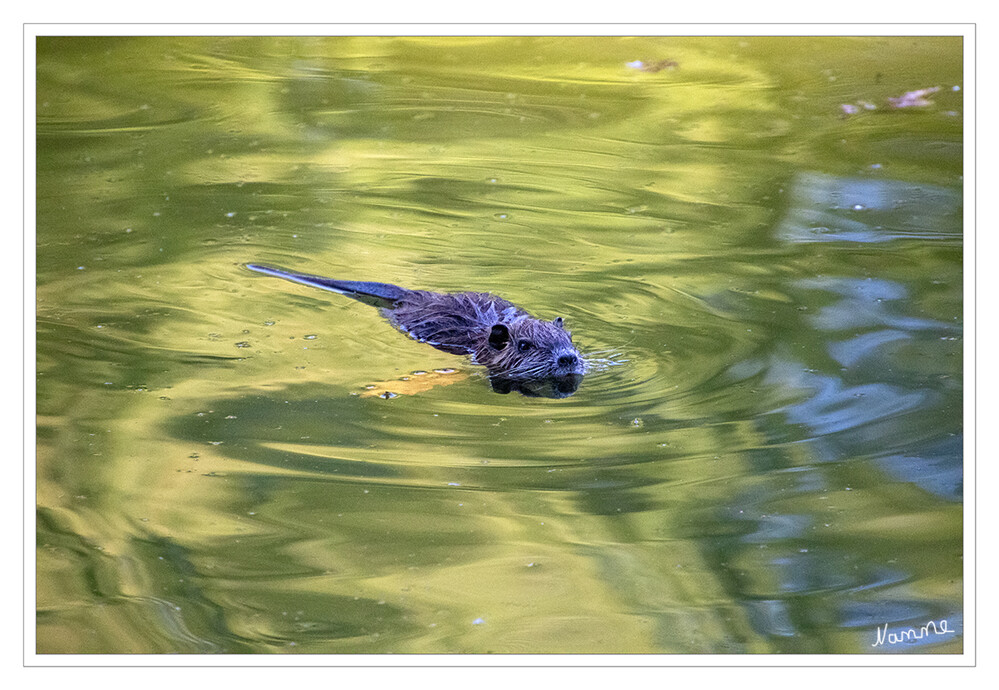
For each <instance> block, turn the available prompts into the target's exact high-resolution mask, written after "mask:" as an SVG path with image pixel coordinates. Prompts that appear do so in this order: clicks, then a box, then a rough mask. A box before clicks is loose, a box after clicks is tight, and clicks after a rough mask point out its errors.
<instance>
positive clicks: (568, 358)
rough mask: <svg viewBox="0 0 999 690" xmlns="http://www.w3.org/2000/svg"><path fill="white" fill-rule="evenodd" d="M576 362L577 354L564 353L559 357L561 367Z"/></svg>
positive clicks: (569, 365)
mask: <svg viewBox="0 0 999 690" xmlns="http://www.w3.org/2000/svg"><path fill="white" fill-rule="evenodd" d="M575 364H576V355H572V354H569V355H562V356H561V357H559V358H558V365H559V366H560V367H571V366H573V365H575Z"/></svg>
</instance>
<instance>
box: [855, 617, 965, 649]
mask: <svg viewBox="0 0 999 690" xmlns="http://www.w3.org/2000/svg"><path fill="white" fill-rule="evenodd" d="M952 632H957V631H956V630H951V629H950V628H949V627H948V626H947V619H946V618H942V619H940V622H939V623H937V622H936V621H929V622H928V623H927V624H926V625H924V626H923V627H921V628H909V629H907V630H900V631H898V632H888V624H887V623H885V624H884V625H883V626H881V627H880V628H878V629H877V640H875V641H874V644H872V645H871V646H872V647H878V646H881V645H883V644H884V643H885V642H887V643H888V644H898V643H899V642H912V641H914V640H921V639H923V638H924V637H926V636H928V635H930V634H931V633H932V634H934V635H946V634H947V633H952Z"/></svg>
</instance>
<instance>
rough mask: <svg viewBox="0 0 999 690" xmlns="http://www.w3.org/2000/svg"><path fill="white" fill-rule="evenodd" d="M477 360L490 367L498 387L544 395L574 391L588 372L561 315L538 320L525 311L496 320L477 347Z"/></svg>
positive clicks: (566, 393)
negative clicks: (548, 319)
mask: <svg viewBox="0 0 999 690" xmlns="http://www.w3.org/2000/svg"><path fill="white" fill-rule="evenodd" d="M475 361H476V362H477V363H478V364H482V365H484V366H485V367H486V368H487V369H488V370H489V374H490V377H491V378H492V379H493V382H494V386H493V387H494V388H495V389H496V390H500V391H503V388H508V389H515V390H518V391H520V392H521V393H526V394H528V395H530V394H532V393H533V394H534V395H544V396H545V397H564V396H566V395H571V394H572V393H573V392H575V390H576V388H578V387H579V382H580V381H581V380H582V378H583V374H585V373H586V361H585V360H584V359H583V357H582V356H581V355H580V354H579V351H578V350H577V349H576V347H575V346H574V345H573V344H572V337H571V335H570V333H569V332H568V331H567V330H565V327H564V326H563V325H562V319H561V317H559V318H557V319H555V320H554V321H539V320H537V319H534V318H531V317H529V316H527V315H523V316H521V317H520V318H515V319H512V320H509V321H500V322H497V323H495V324H493V325H492V326H491V327H490V329H489V333H488V336H487V337H486V338H485V339H484V342H482V343H481V344H480V345H479V347H477V348H476V351H475ZM507 384H509V386H508V385H507ZM535 389H537V390H535ZM541 391H550V392H551V391H553V392H555V393H558V394H559V395H550V394H549V393H545V392H541Z"/></svg>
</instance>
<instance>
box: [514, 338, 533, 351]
mask: <svg viewBox="0 0 999 690" xmlns="http://www.w3.org/2000/svg"><path fill="white" fill-rule="evenodd" d="M532 347H534V343H532V342H531V341H530V340H518V341H517V350H519V351H520V352H527V351H528V350H530V349H531V348H532Z"/></svg>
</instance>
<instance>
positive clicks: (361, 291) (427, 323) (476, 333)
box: [247, 264, 588, 398]
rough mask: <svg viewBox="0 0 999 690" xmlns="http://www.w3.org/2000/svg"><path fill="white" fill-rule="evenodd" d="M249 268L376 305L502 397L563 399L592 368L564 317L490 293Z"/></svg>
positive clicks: (397, 325) (402, 329) (394, 323)
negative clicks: (465, 358)
mask: <svg viewBox="0 0 999 690" xmlns="http://www.w3.org/2000/svg"><path fill="white" fill-rule="evenodd" d="M247 268H249V269H251V270H254V271H257V272H259V273H265V274H267V275H270V276H276V277H278V278H284V279H285V280H291V281H294V282H296V283H302V284H303V285H309V286H312V287H317V288H321V289H323V290H330V291H331V292H338V293H340V294H342V295H347V296H348V297H352V298H353V299H356V300H359V301H361V302H364V303H365V304H370V305H372V306H374V307H377V308H378V310H379V311H380V312H381V314H382V316H384V317H385V318H387V319H388V320H389V321H390V322H391V323H392V325H394V326H395V327H396V328H398V329H399V330H401V331H402V332H404V333H407V334H409V335H410V336H411V337H413V338H415V339H416V340H419V341H420V342H423V343H427V344H428V345H432V346H433V347H436V348H437V349H438V350H443V351H444V352H450V353H451V354H457V355H471V357H472V361H473V362H474V363H475V364H481V365H482V366H484V367H485V368H486V369H487V370H488V372H489V381H490V383H491V384H492V388H493V390H494V391H496V392H498V393H509V392H511V391H517V392H518V393H521V394H523V395H527V396H532V397H546V398H565V397H568V396H570V395H572V394H573V393H575V392H576V389H577V388H579V384H580V382H581V381H582V380H583V375H584V374H585V373H586V371H587V369H588V362H587V360H586V359H585V358H584V357H583V356H582V355H581V354H580V353H579V350H577V349H576V347H575V346H574V345H573V344H572V337H571V335H570V334H569V331H567V330H565V327H564V326H563V324H562V318H561V317H559V318H557V319H555V320H553V321H541V320H539V319H536V318H534V317H533V316H531V315H530V314H528V313H527V312H526V311H524V310H523V309H521V308H520V307H517V306H516V305H514V304H512V303H510V302H508V301H506V300H505V299H501V298H499V297H496V296H494V295H490V294H488V293H484V292H455V293H446V292H428V291H426V290H408V289H406V288H401V287H398V286H396V285H390V284H388V283H372V282H362V281H353V280H334V279H332V278H323V277H321V276H314V275H309V274H306V273H296V272H294V271H287V270H284V269H282V268H274V267H271V266H261V265H259V264H247Z"/></svg>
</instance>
